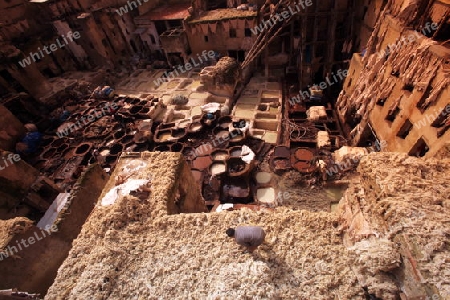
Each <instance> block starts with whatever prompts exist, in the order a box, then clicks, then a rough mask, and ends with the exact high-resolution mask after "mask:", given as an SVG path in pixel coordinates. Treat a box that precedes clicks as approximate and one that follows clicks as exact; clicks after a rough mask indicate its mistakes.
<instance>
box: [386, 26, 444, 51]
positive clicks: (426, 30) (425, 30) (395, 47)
mask: <svg viewBox="0 0 450 300" xmlns="http://www.w3.org/2000/svg"><path fill="white" fill-rule="evenodd" d="M438 27H439V25H438V24H436V23H430V22H427V23H426V24H425V26H424V28H423V29H422V30H421V32H422V34H423V35H424V36H426V35H427V33H431V32H432V31H435V30H436V29H438ZM419 38H421V35H420V32H419V31H414V33H413V34H410V35H409V36H407V37H405V36H402V37H401V39H400V40H398V41H397V42H396V43H394V44H389V45H387V47H386V49H385V50H383V51H381V52H380V53H378V57H379V58H383V57H385V56H388V55H389V54H390V53H392V51H394V50H398V49H400V48H401V47H403V46H405V45H407V44H410V43H413V42H414V41H416V40H417V39H419Z"/></svg>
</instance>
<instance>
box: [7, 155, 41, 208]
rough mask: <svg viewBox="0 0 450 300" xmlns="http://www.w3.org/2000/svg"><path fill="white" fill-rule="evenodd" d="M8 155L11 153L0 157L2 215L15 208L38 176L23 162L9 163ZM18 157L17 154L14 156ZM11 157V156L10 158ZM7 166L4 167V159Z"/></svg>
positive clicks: (37, 173) (36, 171)
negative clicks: (0, 168)
mask: <svg viewBox="0 0 450 300" xmlns="http://www.w3.org/2000/svg"><path fill="white" fill-rule="evenodd" d="M8 154H10V155H13V153H8V152H2V153H1V155H0V163H1V167H2V168H4V169H3V170H0V207H1V208H2V210H1V213H2V215H4V214H6V213H7V212H8V211H9V210H11V209H12V208H14V207H15V206H17V205H18V204H19V203H20V202H21V201H22V200H23V198H24V197H25V196H26V195H27V193H28V191H29V189H30V187H31V185H32V184H33V183H34V182H35V181H36V179H37V177H38V176H39V171H38V170H36V169H35V168H33V167H32V166H30V165H29V164H27V163H26V162H25V161H23V160H19V161H17V162H16V161H14V159H13V162H14V163H10V161H9V160H8ZM16 155H18V154H16ZM10 157H12V156H10ZM3 158H5V160H6V163H7V164H8V166H6V165H5V162H4V159H3Z"/></svg>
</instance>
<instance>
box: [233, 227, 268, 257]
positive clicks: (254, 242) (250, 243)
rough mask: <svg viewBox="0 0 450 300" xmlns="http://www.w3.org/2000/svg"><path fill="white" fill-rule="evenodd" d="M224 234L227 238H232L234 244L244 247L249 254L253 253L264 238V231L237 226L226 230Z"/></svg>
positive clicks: (258, 228)
mask: <svg viewBox="0 0 450 300" xmlns="http://www.w3.org/2000/svg"><path fill="white" fill-rule="evenodd" d="M226 233H227V235H228V236H229V237H234V239H235V241H236V243H237V244H238V245H241V246H244V247H246V248H247V251H248V252H250V253H253V251H255V250H256V248H258V246H259V245H261V244H262V243H263V242H264V238H265V236H266V233H265V232H264V229H262V228H261V227H259V226H238V227H236V229H234V228H228V229H227V231H226ZM244 253H245V251H244Z"/></svg>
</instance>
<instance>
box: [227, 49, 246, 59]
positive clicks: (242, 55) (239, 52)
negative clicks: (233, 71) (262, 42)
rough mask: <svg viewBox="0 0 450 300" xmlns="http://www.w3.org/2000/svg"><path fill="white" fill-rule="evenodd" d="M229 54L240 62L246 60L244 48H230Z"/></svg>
mask: <svg viewBox="0 0 450 300" xmlns="http://www.w3.org/2000/svg"><path fill="white" fill-rule="evenodd" d="M228 56H229V57H232V58H235V59H236V60H237V61H238V62H243V61H244V60H245V51H244V50H228Z"/></svg>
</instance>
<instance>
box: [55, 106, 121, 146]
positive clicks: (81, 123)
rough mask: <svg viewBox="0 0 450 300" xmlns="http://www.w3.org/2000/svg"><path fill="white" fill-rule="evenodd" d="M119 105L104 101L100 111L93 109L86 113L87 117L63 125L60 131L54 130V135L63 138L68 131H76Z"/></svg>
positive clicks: (109, 112) (114, 109) (111, 111)
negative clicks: (65, 125)
mask: <svg viewBox="0 0 450 300" xmlns="http://www.w3.org/2000/svg"><path fill="white" fill-rule="evenodd" d="M118 108H119V106H118V105H117V104H116V103H115V102H112V103H105V106H104V107H102V109H101V111H98V110H94V111H93V112H92V113H91V114H89V115H87V117H85V116H82V117H81V118H80V119H79V120H78V121H77V122H76V123H72V124H70V125H68V126H67V127H64V128H63V129H61V130H60V131H57V132H56V135H57V136H58V137H59V138H63V137H65V136H68V135H69V133H71V132H74V131H77V130H79V129H81V128H83V127H84V126H86V125H89V124H91V123H92V122H94V121H96V120H97V119H101V118H102V117H103V116H106V115H108V114H111V113H113V112H115V111H116V110H117V109H118Z"/></svg>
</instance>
